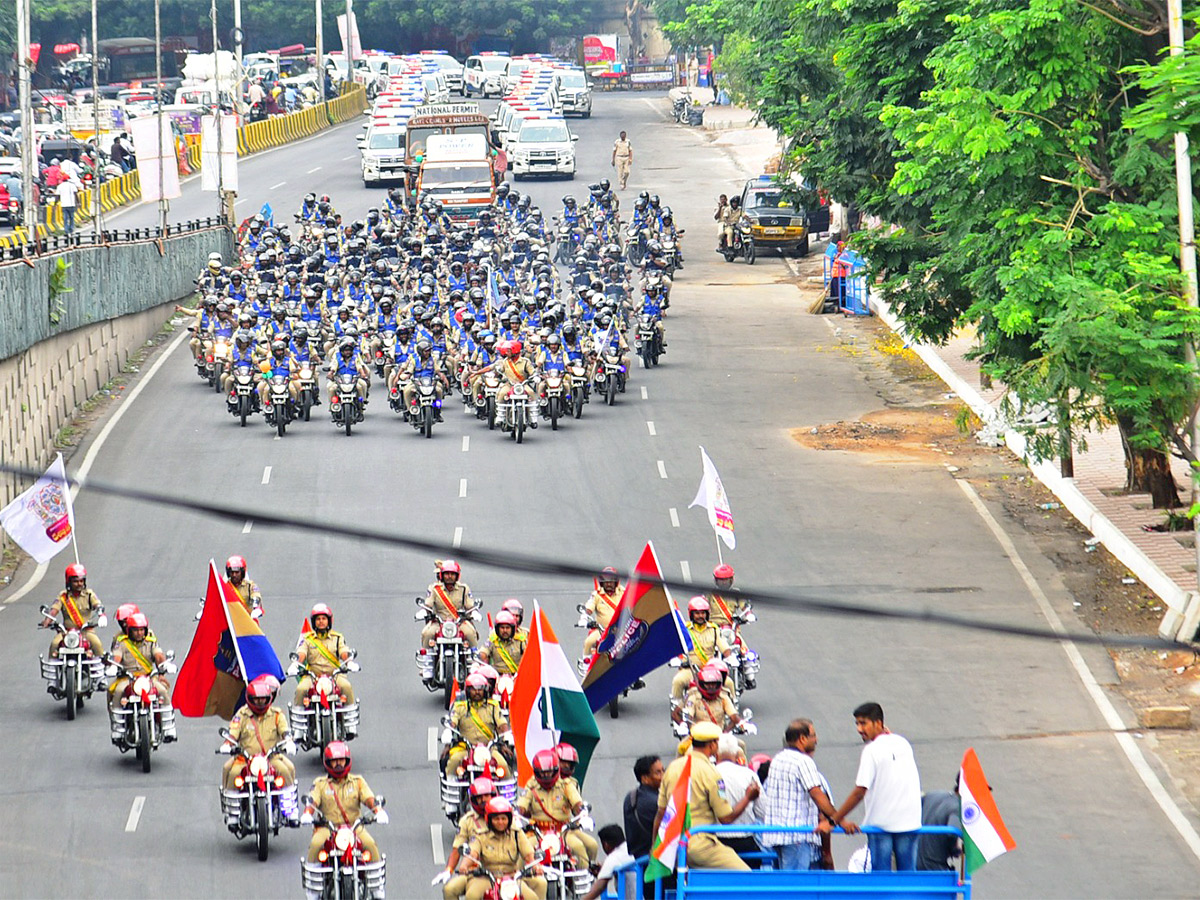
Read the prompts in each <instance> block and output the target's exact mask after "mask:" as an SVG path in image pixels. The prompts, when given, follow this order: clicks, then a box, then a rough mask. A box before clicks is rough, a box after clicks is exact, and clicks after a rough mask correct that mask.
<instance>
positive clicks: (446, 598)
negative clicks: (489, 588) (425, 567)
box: [421, 581, 479, 647]
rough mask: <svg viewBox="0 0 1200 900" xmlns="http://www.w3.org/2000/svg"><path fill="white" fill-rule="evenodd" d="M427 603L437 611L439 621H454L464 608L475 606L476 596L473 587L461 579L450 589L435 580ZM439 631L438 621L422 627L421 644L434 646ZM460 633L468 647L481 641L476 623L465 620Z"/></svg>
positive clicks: (430, 587) (426, 600) (426, 599)
mask: <svg viewBox="0 0 1200 900" xmlns="http://www.w3.org/2000/svg"><path fill="white" fill-rule="evenodd" d="M425 605H426V606H430V607H432V608H433V609H434V610H435V611H436V612H437V615H438V621H439V622H445V621H447V620H449V621H452V622H454V621H457V620H458V614H459V613H461V612H462V611H463V610H466V609H474V608H475V597H474V596H472V594H471V589H470V588H469V587H467V586H466V585H465V584H463V583H462V582H461V581H460V582H459V583H458V584H456V585H454V587H452V588H449V589H447V588H446V587H445V585H443V584H441V583H440V582H436V581H435V582H434V583H433V584H431V585H430V586H429V593H428V594H426V595H425ZM438 631H439V626H438V623H437V622H429V623H427V624H426V625H425V627H424V628H422V629H421V646H422V647H432V646H434V644H435V640H434V639H435V638H436V637H437V635H438ZM460 633H461V634H462V636H463V640H465V641H466V642H467V646H468V647H474V646H475V645H476V644H478V643H479V632H478V631H476V630H475V625H474V623H472V622H463V623H462V629H461V632H460Z"/></svg>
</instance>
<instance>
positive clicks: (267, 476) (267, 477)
mask: <svg viewBox="0 0 1200 900" xmlns="http://www.w3.org/2000/svg"><path fill="white" fill-rule="evenodd" d="M262 483H263V484H270V483H271V467H270V466H267V467H266V468H265V469H263V480H262Z"/></svg>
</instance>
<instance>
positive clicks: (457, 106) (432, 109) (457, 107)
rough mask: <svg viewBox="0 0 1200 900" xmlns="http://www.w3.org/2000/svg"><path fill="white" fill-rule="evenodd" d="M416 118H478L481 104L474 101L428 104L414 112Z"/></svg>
mask: <svg viewBox="0 0 1200 900" xmlns="http://www.w3.org/2000/svg"><path fill="white" fill-rule="evenodd" d="M412 114H413V115H414V116H477V115H479V114H480V113H479V104H478V103H475V102H474V101H471V102H466V103H426V104H424V105H422V106H418V107H417V108H416V109H414V110H413V111H412Z"/></svg>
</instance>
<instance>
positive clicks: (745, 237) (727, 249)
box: [717, 219, 757, 266]
mask: <svg viewBox="0 0 1200 900" xmlns="http://www.w3.org/2000/svg"><path fill="white" fill-rule="evenodd" d="M717 252H718V253H720V254H721V255H722V256H724V257H725V262H733V261H734V260H735V259H737V258H738V257H739V256H743V257H745V259H746V265H748V266H752V265H754V260H755V258H756V256H757V251H756V250H755V248H754V238H752V237H751V236H750V223H749V222H748V221H747V220H746V219H741V220H739V221H738V223H737V224H736V225H735V226H734V227H733V243H725V244H722V245H721V246H720V247H719V248H718V249H717Z"/></svg>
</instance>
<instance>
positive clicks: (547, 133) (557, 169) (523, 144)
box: [508, 117, 579, 180]
mask: <svg viewBox="0 0 1200 900" xmlns="http://www.w3.org/2000/svg"><path fill="white" fill-rule="evenodd" d="M577 140H579V135H575V134H571V132H570V129H568V128H567V121H566V119H563V118H559V117H555V118H541V119H535V118H527V119H523V120H521V130H520V131H518V132H517V135H516V137H515V138H514V139H513V140H512V141H511V142H510V143H509V145H508V165H509V168H511V169H512V173H513V178H514V179H516V180H519V179H521V178H523V177H525V176H526V175H566V176H567V177H568V178H572V179H573V178H574V177H575V142H576V141H577Z"/></svg>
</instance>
